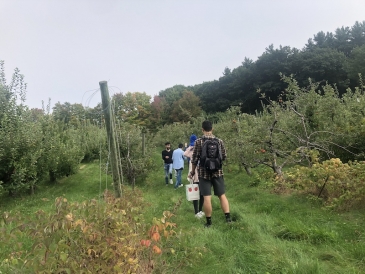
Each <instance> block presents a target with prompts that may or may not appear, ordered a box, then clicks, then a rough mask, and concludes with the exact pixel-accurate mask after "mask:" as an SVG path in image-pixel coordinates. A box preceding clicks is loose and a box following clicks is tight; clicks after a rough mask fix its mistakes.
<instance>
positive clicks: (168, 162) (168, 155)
mask: <svg viewBox="0 0 365 274" xmlns="http://www.w3.org/2000/svg"><path fill="white" fill-rule="evenodd" d="M162 159H163V161H164V171H165V183H166V186H167V185H168V184H169V175H170V184H173V183H174V182H173V181H172V150H171V144H170V143H169V142H166V143H165V150H163V151H162Z"/></svg>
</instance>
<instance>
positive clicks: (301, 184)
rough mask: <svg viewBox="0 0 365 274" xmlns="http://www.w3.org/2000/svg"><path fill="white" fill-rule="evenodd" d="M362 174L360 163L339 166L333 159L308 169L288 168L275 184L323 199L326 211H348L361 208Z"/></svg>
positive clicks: (364, 176)
mask: <svg viewBox="0 0 365 274" xmlns="http://www.w3.org/2000/svg"><path fill="white" fill-rule="evenodd" d="M364 170H365V169H364V162H356V161H355V162H350V163H348V164H343V163H342V162H341V160H340V159H338V158H334V159H331V160H328V161H324V162H322V163H315V164H313V166H312V167H311V168H308V167H294V168H291V169H289V170H288V171H287V172H286V173H285V176H284V177H282V178H279V177H277V178H276V182H275V184H276V185H277V186H280V187H281V188H283V187H285V188H288V189H295V190H298V191H301V192H304V193H306V194H311V195H313V196H315V197H318V198H320V199H323V202H324V204H325V205H326V206H327V207H330V208H336V209H341V210H348V209H351V208H357V207H364V205H365V199H364V197H365V185H364V181H365V172H364Z"/></svg>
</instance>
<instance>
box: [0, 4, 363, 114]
mask: <svg viewBox="0 0 365 274" xmlns="http://www.w3.org/2000/svg"><path fill="white" fill-rule="evenodd" d="M364 11H365V1H364V0H341V1H340V0H306V1H305V0H301V1H296V0H275V1H274V0H240V1H239V0H230V1H229V0H226V1H223V0H222V1H218V0H180V1H177V0H169V1H167V0H166V1H162V0H148V1H147V0H146V1H142V0H140V1H139V0H128V1H122V0H119V1H118V0H57V1H56V0H0V39H1V40H0V60H4V61H5V67H6V73H7V79H8V82H9V81H10V78H11V74H12V72H13V70H14V68H15V67H18V68H19V69H20V71H21V73H22V74H24V76H25V82H26V83H27V84H28V93H27V101H26V104H27V105H29V106H30V107H32V108H33V107H38V108H40V107H41V101H42V100H44V101H45V102H47V101H48V98H51V101H52V106H53V105H54V104H55V103H56V102H58V101H60V102H61V103H64V102H70V103H82V104H83V105H84V106H90V107H94V106H95V105H96V104H97V103H98V102H100V101H101V99H100V93H97V94H95V96H94V97H93V98H92V99H90V96H91V94H92V92H91V91H90V90H95V89H98V88H99V81H101V80H107V81H108V84H109V86H110V87H112V88H110V92H111V93H115V92H123V93H126V92H128V91H131V92H135V91H139V92H146V93H147V94H149V95H151V96H153V95H157V94H158V92H159V91H160V90H163V89H166V88H168V87H172V86H173V85H176V84H183V85H195V84H199V83H202V82H204V81H211V80H214V79H218V78H219V77H220V76H222V72H223V70H224V68H225V67H229V68H231V69H233V68H235V67H237V66H239V65H240V64H241V62H242V61H243V60H244V58H245V57H249V58H251V59H253V60H256V59H257V57H258V56H260V55H261V54H262V53H263V52H264V51H265V48H266V47H267V46H269V45H270V44H274V46H275V47H278V46H279V45H283V46H291V47H296V48H299V49H301V48H303V47H304V45H305V43H306V42H307V40H308V38H311V37H313V35H314V34H316V33H317V32H319V31H321V30H322V31H324V32H327V31H330V32H334V31H335V29H336V28H337V27H341V26H349V27H351V26H352V25H353V24H354V23H355V21H363V20H365V13H364ZM113 87H114V88H113ZM88 91H89V92H88Z"/></svg>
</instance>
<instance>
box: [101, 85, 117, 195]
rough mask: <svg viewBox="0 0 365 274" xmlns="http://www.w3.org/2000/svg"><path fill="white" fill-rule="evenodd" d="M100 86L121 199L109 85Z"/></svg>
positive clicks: (113, 166) (114, 178) (113, 165)
mask: <svg viewBox="0 0 365 274" xmlns="http://www.w3.org/2000/svg"><path fill="white" fill-rule="evenodd" d="M99 85H100V90H101V102H102V105H103V111H104V116H105V125H106V131H107V136H108V142H109V147H110V163H111V167H112V174H113V185H114V191H115V197H117V198H119V197H122V187H121V183H120V172H119V161H118V153H117V147H116V142H115V134H114V123H113V117H112V112H111V105H110V99H109V90H108V83H107V81H101V82H99Z"/></svg>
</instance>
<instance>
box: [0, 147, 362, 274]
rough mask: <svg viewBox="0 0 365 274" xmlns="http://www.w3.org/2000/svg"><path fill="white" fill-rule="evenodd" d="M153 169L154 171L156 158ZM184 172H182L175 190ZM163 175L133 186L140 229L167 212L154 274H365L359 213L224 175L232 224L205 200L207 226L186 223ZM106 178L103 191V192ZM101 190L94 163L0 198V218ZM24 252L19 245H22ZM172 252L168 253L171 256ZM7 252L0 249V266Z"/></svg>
mask: <svg viewBox="0 0 365 274" xmlns="http://www.w3.org/2000/svg"><path fill="white" fill-rule="evenodd" d="M154 158H155V162H156V163H160V155H159V153H157V152H156V154H155V155H154ZM186 175H187V170H184V172H183V182H184V183H185V182H187V180H186V179H185V178H186ZM163 176H164V175H163V167H162V163H161V164H156V167H155V169H154V170H152V171H151V172H150V173H149V175H148V177H147V179H146V181H145V182H142V183H138V184H137V188H139V189H140V190H142V192H143V196H144V202H145V204H144V205H143V206H144V216H143V219H144V220H145V222H147V226H146V227H147V228H148V227H149V226H150V225H152V219H153V217H162V212H163V211H164V210H170V211H172V210H174V207H175V205H176V204H179V203H178V202H179V201H181V204H180V206H178V207H177V208H176V210H175V212H174V213H175V216H174V217H173V218H172V220H171V221H172V222H174V223H176V224H177V228H176V232H177V234H176V236H174V237H171V238H169V239H167V240H166V241H165V242H164V245H163V254H162V255H161V256H160V257H158V258H157V259H156V260H155V267H154V270H155V271H154V273H174V274H177V273H331V274H334V273H365V221H364V218H363V216H364V215H363V214H364V212H361V211H353V212H348V213H336V212H331V211H327V210H324V209H322V208H321V207H320V204H319V203H315V202H313V201H310V200H308V199H306V198H303V197H300V196H296V195H281V196H279V195H276V194H271V193H270V192H269V191H268V190H266V189H264V188H262V187H260V186H258V187H250V185H252V183H253V182H252V181H253V178H251V177H249V176H247V175H246V174H245V173H240V172H238V170H235V169H232V171H230V172H226V173H225V180H226V185H227V193H226V194H227V197H228V199H229V203H230V208H231V215H232V217H233V219H234V220H235V221H234V222H233V223H232V224H226V223H225V218H224V215H223V213H222V211H221V209H220V205H219V200H218V198H216V197H214V199H213V216H212V218H213V225H212V227H210V228H208V229H206V228H204V227H203V224H204V222H205V220H202V219H200V220H199V219H196V218H195V217H194V211H193V205H192V203H191V202H188V201H187V200H186V198H185V188H180V189H178V190H174V189H173V185H168V186H165V183H164V178H163ZM111 183H112V181H111V179H110V177H108V183H107V185H108V187H109V188H111ZM105 186H106V178H105V174H102V180H101V182H100V171H99V165H98V164H97V163H92V164H86V165H84V167H83V168H82V169H81V170H80V172H79V173H78V174H76V175H73V176H70V177H68V178H64V179H62V180H60V181H59V182H58V183H57V184H55V185H47V184H45V185H42V192H39V193H36V194H35V195H34V196H33V197H28V196H26V197H23V198H16V199H9V198H5V199H2V200H1V202H0V206H1V210H2V211H12V212H21V213H22V214H33V213H34V212H35V211H37V210H38V209H43V210H52V208H53V207H54V206H53V204H54V199H55V198H56V197H59V196H64V197H66V198H67V199H68V200H69V201H83V200H85V199H91V198H98V197H99V196H100V195H101V193H102V191H103V190H104V189H105ZM25 246H26V245H25ZM171 249H173V250H174V251H175V252H171ZM10 250H11V247H4V246H3V245H2V246H0V261H1V260H2V259H3V258H4V256H6V254H7V253H8V252H9V251H10Z"/></svg>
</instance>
